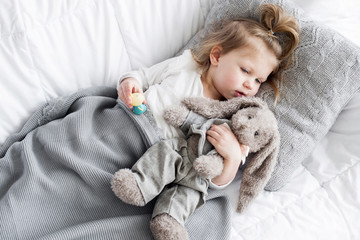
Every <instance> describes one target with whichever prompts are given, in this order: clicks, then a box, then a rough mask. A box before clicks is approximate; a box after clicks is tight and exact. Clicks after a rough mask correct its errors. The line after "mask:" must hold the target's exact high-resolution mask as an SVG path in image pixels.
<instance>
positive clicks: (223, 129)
mask: <svg viewBox="0 0 360 240" xmlns="http://www.w3.org/2000/svg"><path fill="white" fill-rule="evenodd" d="M206 133H207V140H208V141H209V142H210V143H211V144H212V145H213V146H214V147H215V149H216V151H217V152H218V153H219V154H220V155H221V156H222V157H223V158H224V169H223V171H222V173H221V174H220V175H219V176H217V177H215V178H213V179H212V180H211V181H212V182H213V183H214V184H216V185H218V186H221V185H224V184H227V183H229V182H231V181H232V180H233V179H234V178H235V175H236V173H237V171H238V169H239V166H240V163H241V158H242V156H243V154H244V153H245V152H246V146H245V145H242V144H240V143H239V142H238V140H237V139H236V137H235V135H234V133H233V132H232V131H231V130H230V128H229V127H228V126H227V125H224V124H222V125H212V126H211V127H210V129H209V130H208V131H207V132H206Z"/></svg>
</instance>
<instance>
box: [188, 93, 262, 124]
mask: <svg viewBox="0 0 360 240" xmlns="http://www.w3.org/2000/svg"><path fill="white" fill-rule="evenodd" d="M182 102H183V104H184V105H185V106H186V107H187V108H188V109H190V110H192V111H194V112H196V113H198V114H200V115H202V116H204V117H207V118H227V119H228V118H230V117H231V116H232V115H233V114H235V113H236V112H237V111H238V110H240V109H243V108H248V107H259V108H266V107H267V104H266V103H265V102H264V101H263V100H261V99H260V98H258V97H235V98H232V99H229V100H227V101H219V100H214V99H209V98H202V97H188V98H185V99H184V100H183V101H182Z"/></svg>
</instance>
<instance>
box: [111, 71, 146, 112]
mask: <svg viewBox="0 0 360 240" xmlns="http://www.w3.org/2000/svg"><path fill="white" fill-rule="evenodd" d="M131 93H142V89H141V86H140V84H139V83H138V82H137V81H136V79H135V78H126V79H124V80H123V81H122V82H121V84H120V86H119V88H118V97H119V98H120V99H121V101H123V102H124V103H125V104H126V106H128V107H129V108H130V109H131V108H132V105H131V98H130V94H131ZM144 99H145V98H144ZM143 103H144V104H146V99H145V100H144V102H143Z"/></svg>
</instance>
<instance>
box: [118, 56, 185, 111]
mask: <svg viewBox="0 0 360 240" xmlns="http://www.w3.org/2000/svg"><path fill="white" fill-rule="evenodd" d="M177 59H178V58H170V59H168V60H165V61H163V62H160V63H158V64H155V65H153V66H152V67H149V68H140V69H139V70H138V71H132V72H129V73H126V74H125V75H123V76H122V77H121V78H120V79H119V81H118V83H117V89H118V96H119V98H120V99H121V100H122V101H123V102H124V103H125V104H126V105H127V106H128V107H129V108H131V107H132V106H131V105H130V103H131V99H130V94H131V93H142V92H143V91H146V90H147V89H148V88H149V87H150V86H151V85H154V84H159V83H161V82H162V81H163V79H164V75H165V74H164V73H166V71H167V69H168V68H169V65H170V64H172V63H174V62H176V61H177ZM144 103H146V101H145V102H144Z"/></svg>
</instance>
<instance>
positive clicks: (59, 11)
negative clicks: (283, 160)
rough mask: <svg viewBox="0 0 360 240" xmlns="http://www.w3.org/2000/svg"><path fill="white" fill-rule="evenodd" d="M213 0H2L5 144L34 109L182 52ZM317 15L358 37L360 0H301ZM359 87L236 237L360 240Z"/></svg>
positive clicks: (241, 217)
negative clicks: (299, 163) (293, 170)
mask: <svg viewBox="0 0 360 240" xmlns="http://www.w3.org/2000/svg"><path fill="white" fill-rule="evenodd" d="M214 1H215V0H197V1H195V0H172V1H166V0H149V1H141V0H60V1H39V0H17V1H13V0H2V1H0V68H1V69H0V81H1V84H0V96H1V97H2V99H3V101H0V119H1V121H0V144H1V143H3V142H4V140H5V138H6V137H7V136H9V134H11V133H14V132H16V131H18V130H19V129H20V128H21V126H22V125H23V123H24V121H25V120H26V119H27V118H28V117H29V115H30V114H31V113H32V112H34V110H35V108H36V107H37V106H39V105H41V104H43V103H45V102H47V101H49V100H50V99H52V98H54V97H57V96H60V95H63V94H67V93H70V92H72V91H75V90H77V89H79V88H85V87H89V86H93V85H108V86H115V84H116V80H117V79H118V78H119V76H120V75H121V74H123V73H125V72H126V71H129V70H132V69H137V68H138V67H140V66H150V65H152V64H155V63H157V62H159V61H162V60H164V59H166V58H169V57H171V56H174V55H175V54H176V53H177V52H178V51H179V50H180V49H181V47H182V46H183V45H185V44H186V42H187V41H188V40H189V39H190V38H191V36H193V35H194V34H195V33H196V32H197V31H198V29H199V28H200V27H201V25H202V24H203V23H204V20H205V16H206V14H207V12H208V11H209V9H210V7H211V5H212V4H213V2H214ZM296 3H297V4H298V5H299V6H300V7H301V8H303V9H304V10H305V12H306V13H308V14H309V15H310V16H311V17H312V18H314V19H315V20H317V21H319V22H321V23H323V24H326V25H328V26H330V27H332V28H334V29H335V30H337V31H338V32H340V33H341V34H343V35H344V36H345V37H347V38H349V39H350V40H351V41H353V42H354V43H356V44H357V45H359V46H360V30H359V29H360V28H359V26H360V14H358V13H359V12H360V2H359V0H345V1H341V0H316V1H315V0H296ZM359 122H360V94H357V95H356V96H355V97H354V98H353V99H352V100H351V101H350V102H349V104H348V105H347V107H346V108H345V109H344V111H343V112H342V113H341V114H340V116H339V117H338V119H337V121H336V122H335V123H334V126H333V127H332V128H331V130H330V132H329V133H328V134H327V135H326V137H325V138H324V139H323V140H322V141H321V142H320V143H319V144H318V145H317V147H316V149H315V150H314V151H313V152H312V153H311V155H310V156H309V158H308V159H306V160H305V161H304V162H303V164H302V166H301V167H300V168H298V169H297V171H296V172H295V173H294V175H293V177H292V179H291V181H290V182H289V183H288V184H287V185H286V186H285V187H284V188H282V189H280V190H279V191H277V192H265V191H264V192H263V193H262V194H261V195H260V196H259V197H258V198H257V199H256V200H255V201H254V203H253V204H252V205H251V206H250V207H249V209H248V210H247V211H246V212H245V213H244V214H238V213H236V212H235V205H236V201H237V196H238V187H239V178H240V176H238V179H237V180H236V181H234V182H233V183H232V184H231V185H230V186H229V188H227V189H226V191H228V192H229V193H230V195H231V196H232V202H233V206H234V212H233V221H232V230H233V231H232V239H233V240H245V239H246V240H253V239H259V240H260V239H261V240H268V239H269V240H271V239H304V238H305V239H310V240H311V239H314V240H315V239H316V240H318V239H326V240H329V239H351V240H357V239H360V223H359V222H358V221H357V218H358V217H359V216H360V193H359V190H358V189H360V177H359V175H360V174H359V173H360V164H359V162H360V149H359V147H358V146H359V145H360V124H359Z"/></svg>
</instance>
